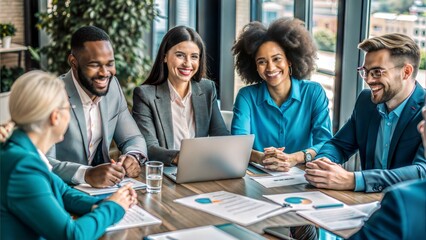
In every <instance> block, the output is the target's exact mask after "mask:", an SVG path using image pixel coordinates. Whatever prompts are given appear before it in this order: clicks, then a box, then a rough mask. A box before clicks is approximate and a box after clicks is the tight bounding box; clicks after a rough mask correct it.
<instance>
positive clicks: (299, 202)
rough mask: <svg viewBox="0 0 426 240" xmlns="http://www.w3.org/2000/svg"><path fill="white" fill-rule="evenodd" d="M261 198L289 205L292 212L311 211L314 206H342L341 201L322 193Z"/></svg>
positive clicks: (289, 194) (301, 193) (288, 194)
mask: <svg viewBox="0 0 426 240" xmlns="http://www.w3.org/2000/svg"><path fill="white" fill-rule="evenodd" d="M263 196H264V197H266V198H268V199H270V200H272V201H274V202H276V203H278V204H281V205H282V204H287V205H290V206H291V209H292V210H293V211H298V210H312V209H314V206H325V205H331V204H339V205H340V206H343V205H344V204H343V203H342V202H341V201H339V200H337V199H334V198H332V197H330V196H328V195H326V194H324V193H322V192H298V193H285V194H274V195H263Z"/></svg>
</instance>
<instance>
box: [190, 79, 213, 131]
mask: <svg viewBox="0 0 426 240" xmlns="http://www.w3.org/2000/svg"><path fill="white" fill-rule="evenodd" d="M191 85H192V96H191V100H192V109H193V111H194V118H195V119H194V121H195V137H199V136H200V129H206V127H204V126H201V124H203V123H208V122H209V121H206V119H207V115H208V112H207V107H206V106H208V105H207V102H206V98H205V97H204V93H203V91H202V90H201V88H200V84H199V83H198V82H196V81H192V82H191ZM207 129H208V127H207Z"/></svg>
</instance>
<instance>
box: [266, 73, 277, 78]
mask: <svg viewBox="0 0 426 240" xmlns="http://www.w3.org/2000/svg"><path fill="white" fill-rule="evenodd" d="M278 74H280V72H274V73H267V74H266V76H268V77H275V76H277V75H278Z"/></svg>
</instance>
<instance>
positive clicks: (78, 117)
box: [64, 70, 89, 159]
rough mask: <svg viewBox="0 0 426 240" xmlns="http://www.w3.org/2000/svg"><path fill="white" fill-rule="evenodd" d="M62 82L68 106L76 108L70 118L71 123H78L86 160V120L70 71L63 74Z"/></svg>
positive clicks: (87, 145)
mask: <svg viewBox="0 0 426 240" xmlns="http://www.w3.org/2000/svg"><path fill="white" fill-rule="evenodd" d="M64 82H65V89H66V90H67V93H68V97H69V101H70V104H71V105H74V106H76V107H75V108H74V109H72V116H71V118H74V119H73V120H71V121H75V122H77V123H78V124H77V125H78V127H79V129H80V134H81V138H82V139H83V143H84V150H85V153H86V159H87V157H88V156H89V148H88V147H89V144H88V142H87V127H86V120H85V117H84V110H83V104H82V103H81V99H80V95H78V92H77V89H76V87H75V85H74V82H73V80H72V75H71V70H70V71H69V72H68V73H67V74H65V76H64ZM74 130H75V129H68V131H74Z"/></svg>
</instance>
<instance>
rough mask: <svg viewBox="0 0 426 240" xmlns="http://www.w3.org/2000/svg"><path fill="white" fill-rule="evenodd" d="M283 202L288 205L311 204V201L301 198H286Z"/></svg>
mask: <svg viewBox="0 0 426 240" xmlns="http://www.w3.org/2000/svg"><path fill="white" fill-rule="evenodd" d="M284 201H285V202H286V203H290V204H311V203H312V200H310V199H307V198H303V197H288V198H285V199H284Z"/></svg>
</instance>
